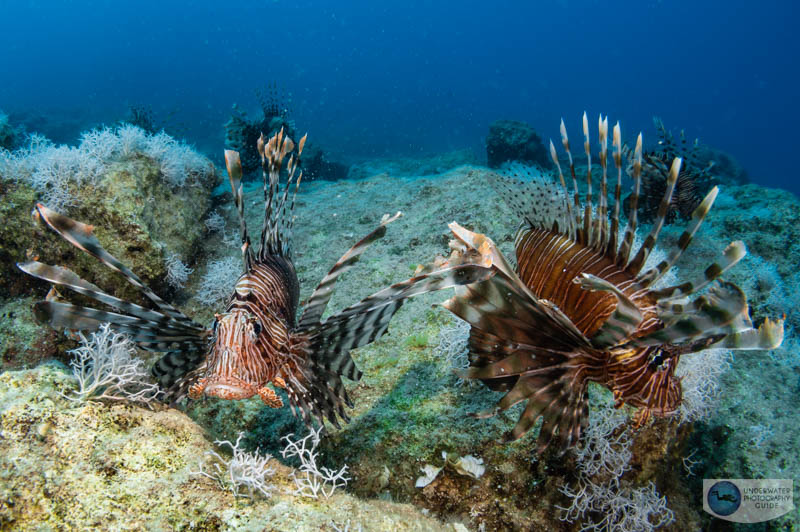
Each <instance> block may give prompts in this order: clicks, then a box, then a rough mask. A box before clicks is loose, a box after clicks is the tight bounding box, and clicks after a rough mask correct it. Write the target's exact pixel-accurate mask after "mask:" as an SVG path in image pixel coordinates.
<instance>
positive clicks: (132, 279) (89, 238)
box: [36, 203, 203, 330]
mask: <svg viewBox="0 0 800 532" xmlns="http://www.w3.org/2000/svg"><path fill="white" fill-rule="evenodd" d="M36 211H37V212H38V213H39V219H40V220H42V221H43V222H44V223H45V224H46V225H47V226H48V227H50V228H51V229H52V230H53V231H55V232H56V233H58V234H59V235H60V236H61V237H62V238H63V239H64V240H66V241H67V242H69V243H70V244H72V245H73V246H75V247H77V248H78V249H81V250H83V251H85V252H86V253H88V254H90V255H92V256H93V257H95V258H96V259H98V260H99V261H100V262H102V263H103V264H104V265H106V266H107V267H108V268H110V269H112V270H114V271H116V272H119V273H120V274H122V276H123V277H125V280H127V281H128V282H129V283H130V284H132V285H133V286H135V287H136V288H137V289H138V290H139V292H141V293H142V295H144V296H145V297H146V298H147V299H149V300H150V301H152V302H153V303H154V304H155V305H156V306H157V307H158V309H159V311H161V312H162V313H163V314H165V315H166V316H168V317H169V318H172V319H174V320H176V321H179V322H181V323H183V324H184V325H186V326H187V327H190V328H195V329H197V330H202V329H203V327H202V326H200V325H198V324H196V323H194V322H193V321H192V320H191V319H189V318H188V317H187V316H186V315H185V314H183V313H182V312H181V311H180V310H178V309H177V308H175V307H173V306H172V305H170V304H169V303H167V302H166V301H164V300H163V299H161V298H160V297H158V296H157V295H156V294H155V292H153V291H152V290H150V288H148V287H147V286H146V285H145V284H144V283H143V282H142V280H141V279H140V278H139V277H138V276H137V275H136V274H134V273H133V272H132V271H131V270H130V269H129V268H128V267H127V266H125V265H124V264H123V263H122V262H120V261H119V260H118V259H117V258H116V257H114V256H113V255H111V254H110V253H109V252H108V251H106V250H105V249H104V248H103V246H102V245H100V242H99V241H98V240H97V238H96V237H95V236H94V234H93V233H92V226H90V225H86V224H84V223H81V222H78V221H75V220H73V219H71V218H68V217H67V216H64V215H62V214H59V213H57V212H55V211H53V210H50V209H48V208H47V207H45V206H44V205H43V204H41V203H37V204H36Z"/></svg>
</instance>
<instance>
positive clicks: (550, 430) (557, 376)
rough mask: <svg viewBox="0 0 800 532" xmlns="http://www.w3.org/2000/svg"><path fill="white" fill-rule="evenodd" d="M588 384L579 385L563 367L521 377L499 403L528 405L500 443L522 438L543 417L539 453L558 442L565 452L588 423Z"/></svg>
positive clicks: (560, 448)
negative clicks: (522, 403) (524, 403)
mask: <svg viewBox="0 0 800 532" xmlns="http://www.w3.org/2000/svg"><path fill="white" fill-rule="evenodd" d="M587 384H588V382H586V381H584V382H583V383H581V384H580V385H576V384H575V383H574V375H573V374H572V372H571V371H567V370H565V369H560V368H553V369H552V370H551V371H549V372H547V373H542V374H539V375H535V376H525V377H521V378H519V379H518V380H517V383H516V385H515V386H514V388H513V389H512V390H511V391H510V392H508V394H506V395H505V396H504V397H503V398H502V399H501V400H500V403H501V404H503V405H508V406H510V405H512V404H515V403H518V402H521V401H523V400H527V401H528V402H527V405H526V406H525V410H524V411H523V412H522V415H521V416H520V418H519V420H518V421H517V424H516V425H514V428H512V429H511V431H509V432H508V433H506V434H505V435H504V436H503V438H502V440H501V442H502V443H507V442H510V441H514V440H517V439H519V438H521V437H522V436H524V435H525V434H526V433H527V432H528V431H529V430H531V429H532V428H533V426H534V425H535V423H536V420H538V419H539V418H540V417H542V418H543V422H542V427H541V429H540V431H539V437H538V439H537V442H538V445H537V452H540V453H541V452H542V451H544V450H545V449H546V448H547V447H548V446H549V444H550V443H551V442H552V441H554V440H556V441H557V442H558V445H557V447H558V448H559V450H560V452H561V454H563V453H564V452H566V451H567V449H568V448H569V447H570V446H571V445H574V444H575V443H576V442H577V441H578V440H579V439H580V434H581V432H582V430H584V429H585V427H586V426H587V424H588V416H589V406H588V397H587V394H586V387H587ZM508 406H506V408H507V407H508Z"/></svg>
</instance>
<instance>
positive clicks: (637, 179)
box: [617, 133, 642, 266]
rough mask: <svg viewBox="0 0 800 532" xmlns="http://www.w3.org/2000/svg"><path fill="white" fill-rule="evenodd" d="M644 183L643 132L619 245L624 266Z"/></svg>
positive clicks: (634, 156) (629, 251)
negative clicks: (626, 219) (623, 232)
mask: <svg viewBox="0 0 800 532" xmlns="http://www.w3.org/2000/svg"><path fill="white" fill-rule="evenodd" d="M641 183H642V134H641V133H639V136H638V137H636V148H635V150H634V155H633V192H631V195H630V198H631V199H630V205H629V209H630V210H629V211H628V223H627V225H626V226H625V237H624V238H623V240H622V244H620V246H619V252H618V253H617V264H618V265H619V266H623V265H625V264H627V263H628V259H629V258H630V255H631V246H632V245H633V237H634V236H635V235H636V225H637V218H636V216H637V214H636V213H637V209H638V208H639V190H640V188H641Z"/></svg>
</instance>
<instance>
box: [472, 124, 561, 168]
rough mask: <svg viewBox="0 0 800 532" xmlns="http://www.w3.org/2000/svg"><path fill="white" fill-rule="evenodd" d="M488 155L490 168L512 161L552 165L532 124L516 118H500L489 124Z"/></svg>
mask: <svg viewBox="0 0 800 532" xmlns="http://www.w3.org/2000/svg"><path fill="white" fill-rule="evenodd" d="M486 156H487V158H488V160H489V167H490V168H499V167H500V166H501V165H502V164H503V163H505V162H510V161H519V162H521V163H528V164H538V165H540V166H543V167H545V168H547V167H549V166H550V156H549V154H548V153H547V149H545V147H544V143H543V142H542V139H541V137H540V136H539V135H538V133H536V131H534V130H533V128H532V127H531V126H529V125H528V124H526V123H524V122H518V121H516V120H498V121H496V122H494V123H493V124H492V125H491V126H489V135H488V136H487V137H486Z"/></svg>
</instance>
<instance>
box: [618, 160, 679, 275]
mask: <svg viewBox="0 0 800 532" xmlns="http://www.w3.org/2000/svg"><path fill="white" fill-rule="evenodd" d="M680 171H681V159H680V157H676V158H675V159H673V161H672V166H671V167H670V171H669V176H668V177H667V190H666V192H664V197H663V198H661V204H660V205H659V206H658V215H657V216H656V220H655V222H654V223H653V228H652V229H651V230H650V234H649V235H647V237H646V238H645V239H644V242H643V243H642V246H641V247H640V248H639V251H638V252H637V253H636V256H635V257H634V258H633V260H631V261H630V262H629V263H628V267H627V269H628V271H629V272H631V273H632V274H634V275H637V274H638V273H639V271H640V270H641V269H642V267H643V266H644V263H645V261H647V257H648V256H649V255H650V251H652V249H653V247H655V245H656V241H657V240H658V235H659V233H661V228H662V227H664V220H665V219H666V217H667V213H668V212H669V206H670V202H671V201H672V192H673V191H674V190H675V183H677V182H678V174H680Z"/></svg>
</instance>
